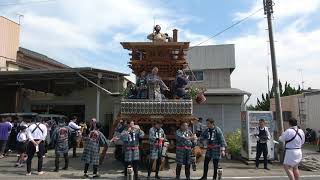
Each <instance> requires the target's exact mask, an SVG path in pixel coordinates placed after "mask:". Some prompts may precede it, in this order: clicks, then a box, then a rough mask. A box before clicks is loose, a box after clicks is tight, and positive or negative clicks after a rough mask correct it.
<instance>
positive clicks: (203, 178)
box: [199, 177, 207, 180]
mask: <svg viewBox="0 0 320 180" xmlns="http://www.w3.org/2000/svg"><path fill="white" fill-rule="evenodd" d="M199 180H207V178H206V177H202V178H200V179H199Z"/></svg>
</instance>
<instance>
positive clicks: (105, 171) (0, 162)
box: [0, 149, 320, 180]
mask: <svg viewBox="0 0 320 180" xmlns="http://www.w3.org/2000/svg"><path fill="white" fill-rule="evenodd" d="M78 152H79V156H81V150H80V149H79V151H78ZM16 158H17V157H16V156H15V154H11V155H10V156H9V157H6V158H4V159H0V180H11V179H17V180H21V179H81V177H82V176H83V166H84V165H83V163H82V162H81V161H80V157H79V158H70V167H69V170H67V171H63V170H60V172H59V173H55V172H52V171H53V169H54V155H53V151H52V150H51V151H49V154H48V156H47V157H46V158H45V159H44V165H43V170H44V172H45V174H44V175H41V176H38V175H35V174H33V175H31V176H25V173H26V167H22V168H15V167H13V165H14V164H15V161H16ZM63 165H64V163H63V159H61V162H60V166H61V167H60V168H62V167H63ZM36 166H37V158H34V160H33V164H32V171H33V172H34V171H36ZM221 166H222V167H223V168H224V172H223V173H224V177H223V180H235V179H239V180H241V179H243V180H246V179H247V180H252V179H257V180H260V179H261V180H269V179H270V180H287V179H288V178H287V177H286V176H285V173H284V171H283V169H282V167H281V166H280V165H276V164H273V165H270V168H271V171H265V170H263V169H259V170H255V168H254V166H253V165H245V164H243V163H241V162H237V161H224V162H222V163H221ZM121 170H123V166H122V164H121V163H120V162H118V161H116V160H115V159H113V155H112V151H111V150H110V151H109V152H108V155H107V159H106V161H105V162H104V164H103V165H101V166H100V167H99V173H100V174H101V178H100V179H110V180H111V179H116V180H122V179H123V176H122V174H121ZM90 173H92V167H90V168H89V175H90ZM212 173H213V172H212V169H211V168H210V170H209V174H208V175H209V177H211V175H212ZM301 174H302V177H301V178H300V179H302V180H320V172H308V171H301ZM140 175H141V179H142V180H143V179H146V178H145V177H146V171H145V170H144V169H143V168H141V172H140ZM153 175H154V174H153ZM181 175H182V176H181V178H182V179H183V178H184V176H183V175H184V171H183V170H182V172H181ZM191 175H192V179H194V180H195V179H199V178H200V176H201V175H202V163H200V164H199V167H198V170H197V171H192V172H191ZM160 176H162V177H163V179H167V180H170V179H171V180H172V179H173V177H174V176H175V164H171V165H170V169H168V170H164V171H161V172H160Z"/></svg>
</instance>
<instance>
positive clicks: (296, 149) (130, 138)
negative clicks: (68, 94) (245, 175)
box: [0, 117, 312, 180]
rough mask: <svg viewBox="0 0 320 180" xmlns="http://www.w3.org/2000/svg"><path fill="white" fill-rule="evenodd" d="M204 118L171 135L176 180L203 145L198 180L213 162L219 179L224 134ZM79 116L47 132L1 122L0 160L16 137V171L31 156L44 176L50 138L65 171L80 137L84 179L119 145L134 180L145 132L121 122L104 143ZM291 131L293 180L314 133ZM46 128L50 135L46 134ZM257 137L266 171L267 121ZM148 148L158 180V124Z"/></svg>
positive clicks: (161, 136) (163, 141)
mask: <svg viewBox="0 0 320 180" xmlns="http://www.w3.org/2000/svg"><path fill="white" fill-rule="evenodd" d="M202 121H203V120H202V118H199V119H196V121H194V122H192V124H191V125H190V126H189V123H188V122H182V123H181V125H180V127H179V129H178V130H176V132H175V139H176V143H175V145H176V164H177V165H176V179H180V172H181V169H182V166H184V167H185V176H186V178H187V179H190V178H191V170H190V169H191V165H192V163H193V156H194V154H193V152H192V149H193V148H194V147H195V146H197V145H199V143H200V144H201V143H203V141H205V142H206V143H205V144H206V148H207V151H206V155H205V159H204V168H203V176H202V178H201V179H200V180H205V179H207V173H208V169H209V167H208V165H209V162H210V161H213V170H214V174H213V179H216V178H217V171H218V167H219V160H220V158H221V157H222V156H224V155H225V148H226V146H227V144H226V141H225V139H224V136H223V133H222V130H221V129H220V128H219V127H217V126H216V125H215V123H214V120H213V119H210V118H209V119H207V120H206V124H205V123H204V122H202ZM77 123H78V120H77V117H74V118H72V119H71V120H70V122H69V123H68V124H66V122H65V121H64V120H63V119H61V120H59V121H58V122H57V124H56V125H55V126H54V128H53V126H52V127H50V128H48V123H45V122H43V121H41V119H39V118H36V119H35V120H34V121H33V122H24V121H22V122H19V124H18V125H13V124H12V122H10V121H9V120H8V118H3V119H1V122H0V153H1V154H0V155H1V158H3V157H4V156H5V154H6V153H7V152H8V149H9V144H10V143H7V142H8V141H9V140H10V137H11V136H12V135H11V133H14V134H15V136H16V141H15V142H14V143H13V144H15V149H16V152H17V153H18V155H19V156H18V159H17V161H16V164H15V166H16V167H22V166H23V165H24V164H25V163H26V165H27V168H26V172H27V173H26V175H31V163H32V159H33V158H34V155H35V154H36V155H37V158H38V167H37V172H38V174H39V175H41V174H43V171H42V164H43V158H44V155H45V151H46V148H45V144H46V143H45V142H46V139H47V136H51V137H50V138H51V142H52V144H53V147H54V151H55V169H54V171H55V172H58V171H59V170H60V166H59V164H60V157H63V158H64V167H63V168H62V169H63V170H67V169H68V167H69V156H68V152H69V149H71V148H72V149H73V151H72V152H73V154H72V155H73V157H77V154H76V148H77V144H78V139H79V137H81V136H83V137H82V139H83V140H84V150H83V153H82V156H81V160H82V162H83V163H84V175H83V177H85V178H88V177H89V176H88V168H89V166H90V165H92V166H93V177H94V178H96V177H99V174H98V166H99V164H100V163H102V162H103V159H104V156H101V154H100V147H101V146H102V147H104V149H103V151H102V152H104V153H105V152H106V150H107V149H108V147H109V145H110V143H115V144H116V145H120V146H121V152H120V154H123V159H122V163H123V167H124V176H127V175H128V172H127V170H128V169H129V168H132V170H133V174H134V179H139V174H138V170H139V161H140V158H141V154H140V149H141V147H140V146H141V144H140V142H141V141H140V140H141V139H142V138H143V137H144V136H145V132H144V131H143V130H142V129H141V128H140V127H139V126H138V125H136V124H135V123H134V121H128V122H123V121H120V122H119V124H118V126H117V127H116V129H115V132H114V136H113V138H112V139H110V140H108V139H107V138H106V137H105V136H104V135H103V133H102V132H101V131H100V130H99V129H100V125H99V123H97V122H96V119H95V118H93V119H92V120H91V121H90V122H89V123H88V124H86V125H88V128H87V127H84V125H83V123H82V125H81V124H80V125H81V126H79V125H78V124H77ZM289 124H290V126H291V127H290V128H288V129H287V130H286V131H285V132H284V133H283V134H282V135H281V136H280V138H279V140H280V141H282V142H283V143H284V145H285V156H284V160H283V161H284V163H283V164H284V169H285V171H286V172H287V174H288V177H289V178H290V179H291V180H296V179H299V169H298V165H299V163H300V161H301V159H302V151H301V147H302V145H303V144H304V142H305V139H307V134H308V133H312V132H310V130H309V129H308V131H307V133H306V136H305V134H304V132H303V131H302V130H301V129H300V128H299V127H298V124H297V120H295V119H293V118H292V119H290V120H289ZM14 126H16V127H17V130H15V131H17V132H15V131H13V129H14ZM49 129H50V131H49ZM255 136H256V137H257V152H256V168H257V169H258V168H259V160H260V156H261V155H263V157H264V169H266V170H270V169H269V168H268V161H267V155H268V145H267V142H268V141H269V140H270V139H271V135H270V132H269V129H268V127H266V124H265V120H263V119H260V120H259V126H258V127H256V133H255ZM148 138H149V144H150V156H149V165H148V166H147V167H148V169H147V170H148V179H149V178H150V176H151V172H152V167H153V164H155V176H154V177H155V178H156V179H160V174H159V171H160V165H161V163H162V161H163V156H164V154H165V152H164V151H165V149H166V145H167V144H168V142H167V141H168V140H167V137H166V134H165V131H164V130H163V129H162V122H161V121H155V123H154V125H153V126H152V127H151V128H150V129H149V135H148Z"/></svg>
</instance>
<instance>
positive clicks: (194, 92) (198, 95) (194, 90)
mask: <svg viewBox="0 0 320 180" xmlns="http://www.w3.org/2000/svg"><path fill="white" fill-rule="evenodd" d="M205 91H206V89H204V88H198V87H195V86H190V87H189V89H188V93H187V95H188V97H189V98H190V99H194V100H195V101H196V102H197V103H198V104H201V103H204V102H205V101H206V97H205V96H204V92H205Z"/></svg>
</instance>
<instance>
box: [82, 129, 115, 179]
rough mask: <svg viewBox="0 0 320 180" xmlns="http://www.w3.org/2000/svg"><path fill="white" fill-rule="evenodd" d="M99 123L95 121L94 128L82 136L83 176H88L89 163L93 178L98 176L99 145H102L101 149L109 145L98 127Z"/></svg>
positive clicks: (105, 148)
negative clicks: (91, 167)
mask: <svg viewBox="0 0 320 180" xmlns="http://www.w3.org/2000/svg"><path fill="white" fill-rule="evenodd" d="M99 128H100V124H99V123H97V124H96V126H95V129H92V130H91V131H90V132H89V134H88V136H87V137H85V138H84V149H83V154H82V157H81V160H82V161H83V162H84V163H85V166H84V175H83V177H84V178H89V175H88V174H87V173H88V169H89V165H90V164H92V166H93V178H98V177H100V175H99V174H98V166H99V163H100V162H99V160H100V146H103V147H104V149H103V151H106V150H107V149H108V146H109V142H108V140H107V138H106V137H105V136H104V135H103V134H102V132H100V131H99V130H98V129H99Z"/></svg>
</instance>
